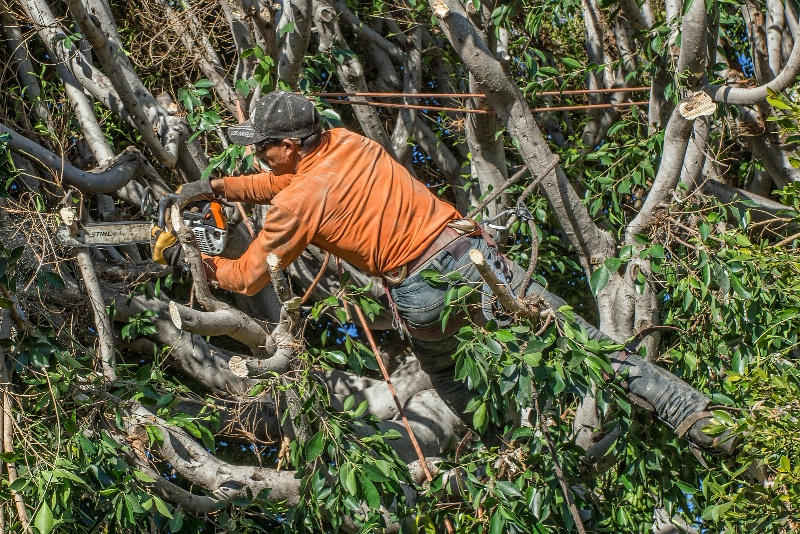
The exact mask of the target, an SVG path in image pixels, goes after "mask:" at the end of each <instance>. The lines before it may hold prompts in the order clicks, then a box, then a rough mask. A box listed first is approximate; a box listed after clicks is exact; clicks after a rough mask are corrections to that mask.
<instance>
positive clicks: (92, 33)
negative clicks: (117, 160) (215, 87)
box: [67, 0, 184, 167]
mask: <svg viewBox="0 0 800 534" xmlns="http://www.w3.org/2000/svg"><path fill="white" fill-rule="evenodd" d="M67 5H68V6H69V10H70V11H71V12H72V14H73V15H74V16H75V19H76V21H77V23H78V25H79V26H80V28H81V30H82V31H83V33H84V35H85V36H86V38H87V39H88V40H89V42H90V43H91V45H92V48H93V50H94V52H95V54H96V55H97V58H98V59H99V60H100V63H101V64H102V65H103V68H104V69H105V71H106V73H107V74H108V76H109V79H110V80H111V83H112V84H113V86H114V88H115V89H116V90H117V92H118V94H119V96H120V98H121V100H122V104H123V106H124V107H125V110H126V111H127V112H128V115H129V116H130V118H131V120H132V121H133V124H134V126H135V127H136V130H137V131H138V132H139V134H140V135H141V136H142V140H143V141H144V142H145V144H146V145H147V147H148V148H149V149H150V150H152V151H153V154H154V155H155V157H156V159H158V161H159V162H160V163H161V164H162V165H164V166H166V167H174V166H175V164H176V163H177V161H178V144H179V143H180V142H181V139H182V137H183V134H184V132H182V131H180V130H179V129H172V128H168V129H167V131H166V132H164V135H163V136H162V139H159V138H158V137H156V134H155V132H154V127H155V126H160V125H158V124H157V123H158V122H159V121H158V119H159V117H160V116H161V115H164V114H165V112H164V111H163V110H162V109H160V106H159V105H158V103H157V102H156V100H155V98H153V96H152V95H151V94H150V92H149V91H148V90H147V89H145V87H144V85H142V83H141V81H140V80H139V79H138V76H136V73H135V72H133V68H132V67H131V66H130V63H129V62H128V60H127V58H126V56H125V52H124V51H123V50H122V49H121V47H120V46H119V44H118V43H116V42H114V40H113V39H111V38H110V37H109V35H108V34H107V33H104V32H103V30H102V29H101V28H99V27H98V26H97V25H96V24H95V21H94V20H92V17H91V16H90V15H89V13H88V11H87V10H86V7H85V6H84V5H83V3H82V1H81V0H67ZM109 24H111V25H112V26H113V20H112V21H110V22H109ZM106 31H108V29H106ZM126 65H127V67H126Z"/></svg>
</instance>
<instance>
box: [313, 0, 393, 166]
mask: <svg viewBox="0 0 800 534" xmlns="http://www.w3.org/2000/svg"><path fill="white" fill-rule="evenodd" d="M314 24H315V25H316V28H317V31H318V32H319V34H320V43H322V42H331V43H333V42H336V43H338V48H341V49H344V50H347V51H350V47H349V46H348V45H347V42H346V41H345V39H344V36H343V35H342V33H341V30H340V29H339V22H338V21H337V14H336V10H335V9H334V8H333V6H332V5H330V4H328V3H326V2H325V1H324V0H317V1H316V2H315V4H314ZM360 28H361V29H362V30H363V31H364V34H365V35H370V34H369V32H368V31H367V30H366V28H368V27H367V26H366V25H364V24H362V25H361V26H360ZM336 70H337V72H338V74H339V78H340V80H341V82H342V85H343V86H344V89H345V91H346V92H348V93H366V92H369V88H368V87H367V82H366V80H365V79H364V69H363V67H362V65H361V62H360V61H359V60H358V58H357V57H356V56H355V54H353V56H352V57H351V58H349V59H346V60H345V61H343V62H342V63H337V65H336ZM351 100H352V101H355V102H367V101H368V99H366V98H364V97H352V98H351ZM353 113H354V114H355V116H356V118H357V119H358V122H359V124H360V125H361V129H362V131H363V132H364V135H366V136H367V137H369V138H370V139H372V140H373V141H376V142H377V143H379V144H380V145H381V146H382V147H383V148H385V149H386V150H388V151H389V153H392V142H391V140H390V139H389V136H388V134H387V133H386V130H385V129H384V127H383V124H382V123H381V120H380V117H379V116H378V113H377V111H376V108H373V107H371V106H358V105H356V106H353Z"/></svg>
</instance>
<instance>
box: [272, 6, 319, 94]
mask: <svg viewBox="0 0 800 534" xmlns="http://www.w3.org/2000/svg"><path fill="white" fill-rule="evenodd" d="M283 6H284V8H283V16H282V17H281V20H280V22H278V29H279V31H280V29H281V28H283V27H285V26H286V25H287V24H291V23H293V24H294V29H293V30H292V31H291V32H287V33H284V34H283V37H282V40H283V43H282V44H281V45H279V46H280V55H279V57H278V76H279V77H280V78H281V79H282V80H283V81H285V82H286V83H288V84H289V85H290V86H291V87H296V86H297V80H298V77H299V76H300V68H301V67H302V66H303V55H304V54H305V53H306V49H307V48H308V43H309V41H310V40H311V26H312V17H311V0H288V1H285V2H283Z"/></svg>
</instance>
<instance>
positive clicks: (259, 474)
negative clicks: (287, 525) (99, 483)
mask: <svg viewBox="0 0 800 534" xmlns="http://www.w3.org/2000/svg"><path fill="white" fill-rule="evenodd" d="M126 411H127V417H125V418H123V420H124V421H125V428H126V431H127V432H128V435H129V436H130V439H141V437H140V436H141V433H142V430H141V428H142V427H145V426H154V427H156V428H158V429H159V430H160V431H161V434H162V436H163V437H164V440H163V442H159V443H158V444H157V445H156V447H155V448H156V452H157V453H158V455H159V456H160V457H161V458H162V459H163V460H165V461H167V462H169V464H170V465H171V466H172V467H173V468H174V469H175V470H176V471H177V472H178V473H180V474H181V476H183V477H185V478H186V479H187V480H189V481H190V482H192V483H193V484H197V485H198V486H200V487H202V488H204V489H205V490H206V491H208V492H209V493H210V494H211V496H212V497H214V498H215V499H219V500H223V501H232V500H234V499H238V498H240V497H249V496H252V495H257V494H258V493H259V492H260V491H261V490H263V489H266V488H270V489H271V490H272V491H271V492H270V493H269V496H268V497H267V498H268V499H269V500H270V501H272V502H281V501H286V502H287V504H288V505H289V506H292V505H293V504H295V503H297V501H298V499H299V497H300V482H301V480H300V479H296V478H295V476H294V472H292V471H275V470H273V469H266V468H261V467H249V466H237V465H233V464H230V463H227V462H224V461H222V460H220V459H219V458H217V457H216V456H215V455H213V454H211V453H210V452H208V451H207V450H206V448H205V447H203V446H202V445H200V444H199V443H197V442H196V441H195V440H194V439H193V438H192V437H191V436H189V435H188V434H187V433H186V432H185V431H183V430H182V429H180V428H176V427H173V426H170V425H168V424H167V423H166V422H165V421H164V420H163V419H161V418H159V417H157V416H155V415H153V414H152V413H151V412H149V411H148V410H147V409H145V408H144V407H143V406H141V405H139V404H133V403H131V405H130V406H129V407H128V408H126Z"/></svg>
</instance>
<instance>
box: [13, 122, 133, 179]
mask: <svg viewBox="0 0 800 534" xmlns="http://www.w3.org/2000/svg"><path fill="white" fill-rule="evenodd" d="M0 134H8V135H9V136H10V138H11V140H10V141H9V143H8V147H9V148H10V149H11V150H13V151H14V152H17V153H19V154H21V155H23V156H25V157H26V158H29V159H30V160H31V161H34V162H36V163H37V164H38V165H40V166H42V167H44V168H45V169H47V170H49V171H50V172H51V173H52V174H53V177H54V178H55V180H56V181H57V182H59V181H62V180H63V182H64V183H65V184H66V185H71V186H73V187H76V188H78V189H80V190H81V191H83V192H84V193H111V192H113V191H116V190H117V189H119V188H121V187H123V186H125V185H126V184H127V183H128V182H130V181H131V180H135V179H137V178H138V177H139V176H140V175H141V172H142V159H143V158H144V156H143V155H142V154H141V153H140V152H139V151H138V150H137V149H136V148H129V149H127V150H125V151H124V152H122V153H121V154H119V155H118V156H117V158H116V160H115V161H114V162H113V163H112V164H111V165H110V166H108V167H107V168H105V169H95V170H94V171H92V172H88V171H82V170H80V169H77V168H75V167H73V166H72V165H70V164H69V163H67V162H65V161H64V160H62V159H61V158H59V157H58V156H56V155H55V154H53V153H52V152H50V151H49V150H47V149H46V148H44V147H43V146H41V145H39V144H38V143H35V142H33V141H31V140H30V139H28V138H27V137H24V136H23V135H21V134H18V133H16V132H14V131H13V130H10V129H8V128H6V127H5V126H3V125H2V124H0Z"/></svg>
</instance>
